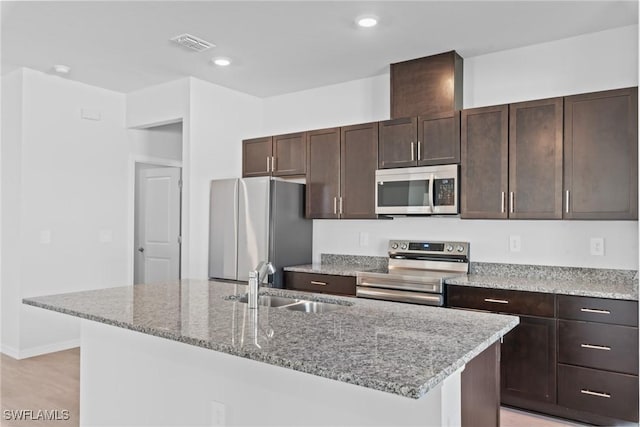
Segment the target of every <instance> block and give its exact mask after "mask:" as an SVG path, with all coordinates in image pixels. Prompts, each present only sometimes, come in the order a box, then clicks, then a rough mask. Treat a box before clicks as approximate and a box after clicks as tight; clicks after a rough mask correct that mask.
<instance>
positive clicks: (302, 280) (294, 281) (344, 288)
mask: <svg viewBox="0 0 640 427" xmlns="http://www.w3.org/2000/svg"><path fill="white" fill-rule="evenodd" d="M284 286H285V287H286V288H287V289H295V290H298V291H311V292H319V293H325V294H338V295H355V294H356V278H355V277H352V276H334V275H330V274H315V273H299V272H294V271H285V272H284Z"/></svg>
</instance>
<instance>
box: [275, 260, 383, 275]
mask: <svg viewBox="0 0 640 427" xmlns="http://www.w3.org/2000/svg"><path fill="white" fill-rule="evenodd" d="M284 271H295V272H298V273H316V274H333V275H335V276H354V277H355V276H356V275H357V274H358V272H359V271H373V272H380V273H385V272H386V271H387V269H386V268H377V267H374V266H363V265H360V264H322V263H320V264H304V265H294V266H291V267H284Z"/></svg>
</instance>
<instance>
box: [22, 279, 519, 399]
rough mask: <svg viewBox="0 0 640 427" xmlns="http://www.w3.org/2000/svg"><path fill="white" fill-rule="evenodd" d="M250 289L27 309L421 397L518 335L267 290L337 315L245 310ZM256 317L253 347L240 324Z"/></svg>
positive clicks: (395, 309)
mask: <svg viewBox="0 0 640 427" xmlns="http://www.w3.org/2000/svg"><path fill="white" fill-rule="evenodd" d="M245 292H246V286H245V285H239V284H231V283H225V282H216V281H205V280H181V281H178V282H175V283H164V284H150V285H135V286H127V287H118V288H110V289H101V290H95V291H86V292H77V293H70V294H62V295H52V296H43V297H33V298H27V299H25V300H23V302H24V303H25V304H28V305H32V306H36V307H41V308H44V309H48V310H53V311H57V312H60V313H66V314H69V315H72V316H77V317H80V318H83V319H88V320H92V321H95V322H99V323H102V324H106V325H113V326H116V327H118V328H124V329H128V330H132V331H138V332H141V333H143V334H147V335H153V336H157V337H162V338H166V339H168V340H173V341H179V342H182V343H185V344H190V345H192V346H198V347H202V348H206V349H211V350H215V351H216V352H221V353H226V354H230V355H234V356H239V357H241V358H247V359H252V360H256V361H259V362H264V363H267V364H270V365H275V366H278V367H283V368H287V369H291V370H295V371H300V372H305V373H308V374H312V375H316V376H319V377H324V378H328V379H332V380H337V381H341V382H345V383H350V384H356V385H359V386H362V387H366V388H370V389H374V390H380V391H383V392H388V393H392V394H395V395H399V396H403V397H408V398H412V399H418V398H420V397H422V396H424V395H425V394H426V393H427V392H429V391H430V390H431V389H433V388H434V387H436V386H437V385H438V384H440V383H441V382H442V381H444V380H445V379H446V378H447V377H448V376H449V375H451V374H452V373H454V372H456V371H458V370H459V369H460V368H461V367H463V366H464V365H465V364H466V363H467V362H468V361H470V360H471V359H473V358H474V357H475V356H476V355H478V354H479V353H481V352H482V351H483V350H484V349H486V348H487V347H488V346H490V345H491V344H493V343H494V342H496V341H498V340H499V339H500V338H501V337H502V336H503V335H504V334H506V333H507V332H508V331H509V330H511V329H512V328H513V327H515V326H516V325H517V323H518V318H517V317H513V316H504V315H495V314H487V313H477V312H472V311H463V310H451V309H446V308H438V307H427V306H417V305H410V304H397V303H390V302H382V301H372V300H363V299H354V298H346V297H333V296H331V297H327V296H324V297H323V296H319V295H313V294H308V293H300V292H293V291H286V290H276V289H269V290H268V292H269V293H270V294H273V295H280V296H289V297H299V298H304V299H313V300H321V301H322V300H324V301H330V302H332V303H335V304H338V305H339V308H338V309H337V310H335V311H331V312H326V313H302V312H296V311H291V310H288V309H285V308H272V307H267V306H261V307H259V309H258V310H257V311H256V310H248V309H247V305H246V304H244V303H241V302H238V301H236V300H234V299H229V296H232V295H239V294H244V293H245ZM253 315H255V318H254V320H255V322H256V323H255V324H256V327H257V329H256V331H258V332H259V333H258V334H257V335H256V336H254V341H252V342H249V340H248V339H245V338H246V335H245V333H244V332H243V331H244V329H243V328H242V327H240V326H239V325H245V324H247V322H249V320H250V319H249V317H251V316H253Z"/></svg>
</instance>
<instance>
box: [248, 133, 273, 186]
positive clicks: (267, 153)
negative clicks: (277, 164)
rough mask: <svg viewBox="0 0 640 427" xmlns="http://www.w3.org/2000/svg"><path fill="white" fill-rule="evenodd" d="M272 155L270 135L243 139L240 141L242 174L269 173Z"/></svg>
mask: <svg viewBox="0 0 640 427" xmlns="http://www.w3.org/2000/svg"><path fill="white" fill-rule="evenodd" d="M272 157H273V151H272V140H271V137H270V136H267V137H264V138H253V139H245V140H244V141H242V176H243V177H251V176H269V175H271V158H272Z"/></svg>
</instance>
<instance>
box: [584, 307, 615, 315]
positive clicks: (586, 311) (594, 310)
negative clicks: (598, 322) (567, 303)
mask: <svg viewBox="0 0 640 427" xmlns="http://www.w3.org/2000/svg"><path fill="white" fill-rule="evenodd" d="M580 311H582V312H584V313H596V314H611V312H610V311H609V310H600V309H597V308H581V309H580Z"/></svg>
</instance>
